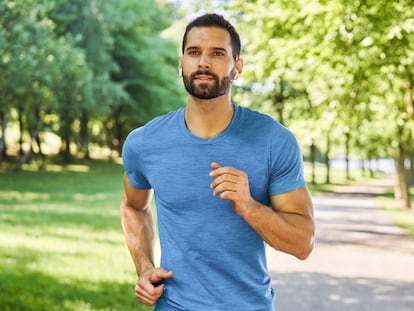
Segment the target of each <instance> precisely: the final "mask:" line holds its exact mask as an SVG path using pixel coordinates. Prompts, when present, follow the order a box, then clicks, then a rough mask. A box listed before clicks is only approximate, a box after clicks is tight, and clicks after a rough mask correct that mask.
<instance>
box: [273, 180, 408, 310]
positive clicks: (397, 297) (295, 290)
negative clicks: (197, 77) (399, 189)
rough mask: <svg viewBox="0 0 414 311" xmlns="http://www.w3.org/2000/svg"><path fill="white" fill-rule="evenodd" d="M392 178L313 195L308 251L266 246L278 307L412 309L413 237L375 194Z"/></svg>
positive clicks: (389, 183)
mask: <svg viewBox="0 0 414 311" xmlns="http://www.w3.org/2000/svg"><path fill="white" fill-rule="evenodd" d="M392 182H393V181H392V179H391V178H390V176H386V178H384V179H380V180H374V181H371V182H367V183H364V184H354V185H352V186H337V187H335V191H334V192H333V193H324V194H317V195H315V196H314V204H315V217H316V227H317V237H316V244H315V249H314V251H313V253H312V254H311V256H310V257H309V258H308V259H307V260H305V261H299V260H297V259H295V258H294V257H292V256H289V255H285V254H282V253H280V252H276V251H274V250H271V249H268V260H269V270H270V272H271V274H272V279H273V284H272V285H273V287H274V288H275V289H276V293H277V294H276V296H277V298H276V302H275V306H276V311H315V310H317V311H345V310H358V311H365V310H366V311H370V310H376V311H411V310H414V292H413V289H414V269H413V267H414V241H413V240H412V239H410V238H409V237H408V235H407V233H406V232H405V231H404V230H403V229H401V228H399V227H397V226H396V225H395V224H394V222H393V221H392V220H391V218H390V216H389V215H388V214H387V213H385V212H384V211H383V210H382V209H380V208H379V207H378V201H377V200H376V199H375V198H376V196H378V195H380V194H383V193H386V192H388V191H389V189H390V188H391V187H392Z"/></svg>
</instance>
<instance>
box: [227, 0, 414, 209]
mask: <svg viewBox="0 0 414 311" xmlns="http://www.w3.org/2000/svg"><path fill="white" fill-rule="evenodd" d="M229 10H231V11H232V12H233V15H234V18H236V19H237V20H238V21H239V28H240V29H241V32H242V33H244V34H245V37H244V41H245V58H246V66H245V73H244V79H245V82H246V83H247V84H250V90H251V91H253V92H256V93H258V94H260V96H261V97H262V98H263V99H264V100H263V102H262V104H261V105H262V107H264V108H265V109H266V110H267V111H269V112H270V113H272V114H274V115H276V116H277V118H278V119H279V120H280V121H281V122H282V123H284V124H286V125H288V126H289V127H291V128H292V129H294V131H295V132H296V134H297V136H298V137H299V138H300V140H301V143H302V145H307V146H309V147H310V148H317V149H318V150H322V151H323V153H324V155H325V158H326V162H327V164H328V165H329V159H330V158H331V156H332V154H333V151H335V154H344V155H345V156H346V158H347V159H349V157H350V156H353V157H354V158H359V159H364V158H379V157H384V156H385V157H391V158H393V159H395V162H396V164H397V167H400V169H399V170H398V173H399V176H400V186H401V187H400V188H401V193H402V195H403V196H405V200H406V204H407V206H409V205H410V203H409V200H408V196H407V193H408V187H409V175H410V171H409V169H408V168H407V167H405V165H404V163H406V161H407V160H408V161H410V162H412V160H411V158H412V154H413V153H414V145H413V141H414V126H413V124H414V105H413V99H414V98H413V92H412V89H413V85H414V80H413V73H414V66H413V61H412V59H413V57H412V56H413V53H414V50H413V47H414V27H413V20H414V10H413V7H412V4H411V2H410V1H386V0H381V1H347V0H336V1H322V0H300V1H284V0H280V1H269V0H257V1H248V2H245V1H238V0H235V1H231V5H229ZM397 17H398V18H397ZM240 98H241V100H242V99H243V98H244V96H243V95H242V96H240ZM333 147H334V148H335V149H336V150H333Z"/></svg>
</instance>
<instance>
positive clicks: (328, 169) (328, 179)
mask: <svg viewBox="0 0 414 311" xmlns="http://www.w3.org/2000/svg"><path fill="white" fill-rule="evenodd" d="M329 134H330V130H328V131H327V133H326V151H325V161H326V180H325V183H326V184H330V183H331V163H330V162H331V159H330V155H329V154H330V152H331V137H330V135H329Z"/></svg>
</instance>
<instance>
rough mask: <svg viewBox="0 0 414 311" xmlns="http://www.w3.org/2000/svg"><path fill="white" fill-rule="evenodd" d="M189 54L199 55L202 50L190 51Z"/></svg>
mask: <svg viewBox="0 0 414 311" xmlns="http://www.w3.org/2000/svg"><path fill="white" fill-rule="evenodd" d="M188 55H191V56H197V55H200V52H199V51H189V52H188Z"/></svg>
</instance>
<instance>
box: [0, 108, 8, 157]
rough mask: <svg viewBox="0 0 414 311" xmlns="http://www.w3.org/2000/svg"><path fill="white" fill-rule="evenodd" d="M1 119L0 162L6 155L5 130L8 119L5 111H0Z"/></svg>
mask: <svg viewBox="0 0 414 311" xmlns="http://www.w3.org/2000/svg"><path fill="white" fill-rule="evenodd" d="M0 119H1V120H0V121H1V137H0V162H1V161H3V159H4V158H5V157H6V156H7V146H6V130H7V123H8V121H9V116H8V114H7V113H6V112H2V113H0Z"/></svg>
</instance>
